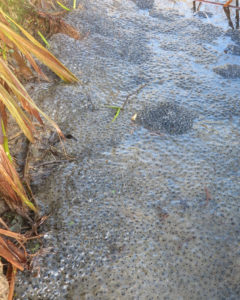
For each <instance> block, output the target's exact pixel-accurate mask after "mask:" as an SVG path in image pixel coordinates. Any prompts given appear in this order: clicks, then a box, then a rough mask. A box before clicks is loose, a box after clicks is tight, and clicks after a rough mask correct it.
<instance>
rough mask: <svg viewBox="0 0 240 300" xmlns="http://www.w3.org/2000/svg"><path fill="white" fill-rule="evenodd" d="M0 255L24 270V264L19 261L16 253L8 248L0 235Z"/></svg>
mask: <svg viewBox="0 0 240 300" xmlns="http://www.w3.org/2000/svg"><path fill="white" fill-rule="evenodd" d="M0 256H2V257H4V258H5V259H6V260H7V261H8V262H10V263H11V264H12V265H13V266H15V267H16V268H18V269H19V270H21V271H23V270H24V265H23V264H22V263H21V262H20V261H19V259H18V258H17V256H16V255H14V254H13V253H12V251H11V250H10V249H9V248H8V245H7V243H6V242H5V241H4V239H3V238H1V237H0Z"/></svg>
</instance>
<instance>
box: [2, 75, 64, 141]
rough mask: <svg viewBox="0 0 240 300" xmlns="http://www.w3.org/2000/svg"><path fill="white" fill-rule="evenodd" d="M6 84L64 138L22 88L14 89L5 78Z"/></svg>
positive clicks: (54, 124) (55, 125)
mask: <svg viewBox="0 0 240 300" xmlns="http://www.w3.org/2000/svg"><path fill="white" fill-rule="evenodd" d="M0 78H1V74H0ZM5 81H6V83H7V84H8V86H9V87H10V88H11V90H12V91H13V92H14V94H15V95H17V96H18V97H20V98H23V99H25V101H26V102H27V103H28V104H29V105H31V108H32V109H34V110H36V111H38V112H39V113H40V114H41V115H42V116H43V117H44V118H45V119H46V120H47V121H48V122H49V124H51V125H52V126H53V127H54V128H55V130H56V131H57V133H58V134H59V136H61V137H62V138H64V135H63V133H62V131H61V129H60V128H59V127H58V125H57V124H56V123H55V122H54V121H53V120H51V119H50V118H49V117H48V115H46V114H45V113H44V112H43V111H42V110H41V109H40V108H39V107H38V106H37V105H36V104H35V103H34V101H33V100H32V99H31V97H30V96H29V95H28V93H27V91H26V90H25V89H24V87H23V86H21V89H18V88H16V86H15V85H13V84H12V83H11V82H9V81H8V80H7V79H6V78H5Z"/></svg>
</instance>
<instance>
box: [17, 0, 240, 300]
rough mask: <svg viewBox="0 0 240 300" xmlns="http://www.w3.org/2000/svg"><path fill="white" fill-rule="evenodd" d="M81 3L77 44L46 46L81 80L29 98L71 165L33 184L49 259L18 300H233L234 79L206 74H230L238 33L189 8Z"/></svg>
mask: <svg viewBox="0 0 240 300" xmlns="http://www.w3.org/2000/svg"><path fill="white" fill-rule="evenodd" d="M80 3H81V9H78V10H76V11H73V12H71V13H70V14H69V15H68V16H67V22H69V23H70V24H72V25H74V26H75V27H76V28H77V29H78V30H80V31H81V32H84V33H86V34H87V35H86V38H85V39H83V40H81V41H75V40H73V39H71V38H69V37H67V36H64V35H61V34H58V35H56V36H53V38H52V40H51V41H50V44H51V50H52V51H53V53H54V54H55V55H56V56H57V57H59V58H60V59H61V60H62V61H63V62H64V63H65V65H66V66H68V67H69V68H70V69H71V70H72V71H73V72H74V73H75V74H77V75H78V76H79V77H80V78H81V81H82V83H81V84H79V85H66V84H62V83H57V84H56V83H42V84H40V85H39V86H37V87H36V86H35V87H34V92H33V95H34V97H35V100H36V102H37V103H38V104H39V105H40V106H41V108H42V109H43V110H44V111H46V112H47V113H48V114H49V115H50V116H51V117H52V118H53V119H54V120H55V121H56V122H58V124H59V125H60V127H61V128H62V129H63V131H64V132H65V133H71V134H72V135H73V136H74V137H75V139H77V141H76V140H74V139H71V140H67V142H66V149H67V151H68V153H69V155H70V156H72V157H75V158H76V161H73V162H67V163H64V164H61V165H60V166H59V167H58V168H57V169H55V171H54V173H52V174H51V175H50V176H49V177H48V178H47V179H45V180H42V181H41V184H39V182H34V181H33V185H37V184H38V185H37V186H36V187H35V193H36V197H37V199H38V201H39V202H40V205H41V206H42V208H43V211H45V212H48V211H49V210H51V211H52V215H51V217H50V219H49V221H48V223H47V224H46V225H45V227H44V230H45V231H46V232H47V233H46V235H45V237H44V246H45V247H47V248H48V254H46V255H43V256H42V257H40V258H39V259H38V261H36V262H35V264H36V267H40V269H41V274H40V276H39V277H37V278H34V277H31V275H30V274H29V275H26V274H24V275H22V276H21V277H20V278H19V279H18V282H17V287H16V292H17V297H16V299H41V300H43V299H160V300H161V299H184V300H185V299H193V300H194V299H206V300H207V299H232V300H233V299H239V298H240V288H239V280H240V256H239V254H240V252H239V241H240V236H239V220H240V215H239V207H240V206H239V192H240V185H239V181H240V171H239V170H240V169H239V163H240V157H239V146H240V145H239V144H240V140H239V136H240V132H239V129H240V119H239V117H240V106H239V104H240V103H239V102H240V100H239V84H240V79H239V78H237V76H235V78H231V77H234V76H232V74H230V76H228V77H227V78H225V77H222V76H220V75H219V74H218V73H216V72H215V71H214V69H215V68H218V67H219V66H221V65H224V64H230V65H236V66H238V65H240V58H239V56H237V55H233V54H232V53H229V52H228V53H225V52H224V50H225V49H226V48H227V47H228V46H229V45H230V46H231V45H235V46H236V47H238V46H239V44H238V36H239V35H238V32H237V31H235V32H234V33H233V32H231V31H229V30H228V28H225V27H224V26H222V25H221V26H218V24H216V23H215V19H209V20H208V19H202V18H199V17H197V16H195V17H194V16H193V15H192V12H191V10H190V9H189V7H188V6H187V4H184V5H182V4H181V5H179V4H174V3H171V2H170V1H157V0H156V1H154V0H152V1H151V0H148V1H140V0H139V1H138V0H135V1H130V0H95V1H89V0H88V1H87V0H86V1H80ZM163 3H164V4H163ZM123 103H125V106H124V110H122V111H121V112H120V114H119V116H118V117H117V119H116V120H115V122H111V121H112V119H113V117H114V114H115V111H114V110H112V109H110V108H108V107H106V106H107V105H118V106H120V105H122V104H123ZM134 114H137V118H136V121H135V122H134V121H132V120H131V117H132V116H133V115H134ZM59 149H61V146H60V145H59Z"/></svg>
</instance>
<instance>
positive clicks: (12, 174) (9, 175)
mask: <svg viewBox="0 0 240 300" xmlns="http://www.w3.org/2000/svg"><path fill="white" fill-rule="evenodd" d="M0 191H1V192H2V194H3V195H4V197H5V199H7V203H8V204H9V205H10V207H12V208H13V209H19V208H22V209H23V210H24V211H26V208H24V205H26V206H28V207H29V208H30V209H32V210H33V211H35V212H36V211H37V210H36V208H35V206H34V205H33V204H32V202H31V201H30V200H28V198H27V195H26V193H25V191H24V188H23V186H22V184H21V181H20V179H19V177H18V174H17V171H16V170H15V168H14V167H13V165H12V164H11V162H10V161H9V159H8V157H7V156H6V153H5V151H4V149H3V147H2V145H0Z"/></svg>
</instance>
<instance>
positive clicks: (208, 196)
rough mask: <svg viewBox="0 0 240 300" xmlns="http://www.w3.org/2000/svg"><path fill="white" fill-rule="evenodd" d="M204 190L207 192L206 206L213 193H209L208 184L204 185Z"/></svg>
mask: <svg viewBox="0 0 240 300" xmlns="http://www.w3.org/2000/svg"><path fill="white" fill-rule="evenodd" d="M204 191H205V194H206V200H205V201H206V202H205V206H207V205H208V203H209V200H211V194H210V193H209V191H208V188H207V187H206V186H205V187H204Z"/></svg>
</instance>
